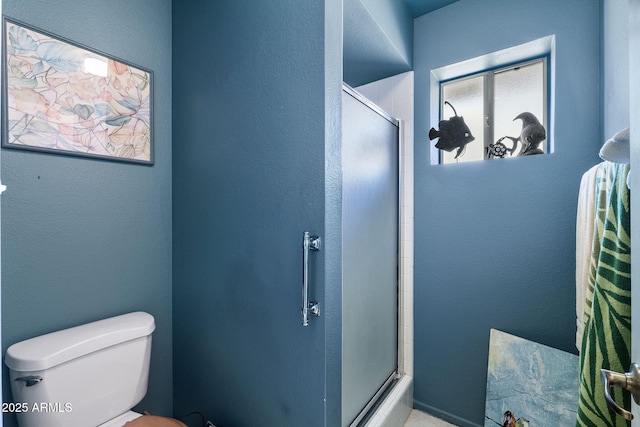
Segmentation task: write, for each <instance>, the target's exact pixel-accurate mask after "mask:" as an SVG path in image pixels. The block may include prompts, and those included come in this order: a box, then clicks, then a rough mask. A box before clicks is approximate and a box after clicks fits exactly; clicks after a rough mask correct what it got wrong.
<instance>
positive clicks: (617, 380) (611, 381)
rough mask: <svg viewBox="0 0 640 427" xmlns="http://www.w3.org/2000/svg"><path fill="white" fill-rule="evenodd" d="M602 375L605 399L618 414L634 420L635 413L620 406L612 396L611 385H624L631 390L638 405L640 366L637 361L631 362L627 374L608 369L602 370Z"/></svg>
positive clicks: (639, 397)
mask: <svg viewBox="0 0 640 427" xmlns="http://www.w3.org/2000/svg"><path fill="white" fill-rule="evenodd" d="M600 377H601V378H602V384H603V385H604V399H605V400H606V401H607V404H608V405H609V407H610V408H611V409H613V410H614V411H615V413H616V414H618V415H620V416H621V417H624V419H626V420H632V419H633V414H631V412H629V411H627V410H626V409H622V408H621V407H619V406H618V405H617V404H616V402H615V401H614V400H613V398H612V397H611V391H610V389H611V387H613V386H616V387H622V388H624V389H626V390H629V392H630V393H631V395H632V396H633V400H634V401H635V402H636V404H637V405H640V366H639V365H638V364H636V363H633V364H631V370H630V371H629V372H627V373H625V374H619V373H617V372H613V371H609V370H607V369H601V370H600Z"/></svg>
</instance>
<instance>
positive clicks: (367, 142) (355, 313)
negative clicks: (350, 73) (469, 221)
mask: <svg viewBox="0 0 640 427" xmlns="http://www.w3.org/2000/svg"><path fill="white" fill-rule="evenodd" d="M399 147H400V144H399V123H398V121H397V120H395V119H393V118H391V117H390V116H389V115H387V114H386V113H385V112H383V111H382V110H380V109H379V108H378V107H376V106H375V105H374V104H372V103H371V102H369V101H368V100H367V99H366V98H364V97H362V96H361V95H360V94H358V93H357V92H356V91H354V90H353V89H351V88H350V87H348V86H346V85H345V86H344V87H343V93H342V173H343V176H342V179H343V182H342V185H343V189H342V221H343V225H342V243H343V247H342V250H343V252H342V254H343V255H342V258H343V263H342V265H343V267H342V268H343V290H342V425H343V426H350V425H358V423H360V422H361V421H362V420H363V419H365V418H366V416H367V414H368V413H369V412H370V411H371V409H372V408H374V407H375V405H376V402H378V401H379V399H380V397H381V396H383V395H384V393H385V391H386V390H387V389H388V388H389V387H390V386H391V385H392V384H393V381H394V380H395V379H396V378H397V372H398V271H399V261H398V245H399V243H398V241H399V238H398V229H399V222H398V217H399V176H400V174H399V172H400V171H399V159H400V153H399V150H400V148H399Z"/></svg>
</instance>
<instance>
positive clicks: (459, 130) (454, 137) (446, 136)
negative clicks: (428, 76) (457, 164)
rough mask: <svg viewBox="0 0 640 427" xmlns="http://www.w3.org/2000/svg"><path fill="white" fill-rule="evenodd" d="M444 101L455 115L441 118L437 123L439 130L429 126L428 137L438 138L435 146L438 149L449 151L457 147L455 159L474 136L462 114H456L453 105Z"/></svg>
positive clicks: (431, 138)
mask: <svg viewBox="0 0 640 427" xmlns="http://www.w3.org/2000/svg"><path fill="white" fill-rule="evenodd" d="M444 103H445V104H447V105H448V106H449V107H451V109H452V110H453V113H454V114H455V116H453V117H449V120H441V121H440V123H439V124H438V127H439V128H440V130H436V129H435V128H431V130H429V139H430V140H432V141H433V140H434V139H436V138H440V139H439V140H438V142H437V143H436V148H439V149H440V150H445V151H449V152H450V151H453V150H455V149H456V148H457V149H458V151H457V152H456V157H455V158H456V159H457V158H458V157H459V156H461V155H462V154H463V153H464V150H465V148H466V146H467V144H468V143H470V142H471V141H473V140H474V139H475V137H474V136H473V135H471V130H469V126H467V124H466V123H465V122H464V118H463V117H462V116H458V113H457V112H456V109H455V108H453V105H451V104H450V103H449V102H448V101H445V102H444Z"/></svg>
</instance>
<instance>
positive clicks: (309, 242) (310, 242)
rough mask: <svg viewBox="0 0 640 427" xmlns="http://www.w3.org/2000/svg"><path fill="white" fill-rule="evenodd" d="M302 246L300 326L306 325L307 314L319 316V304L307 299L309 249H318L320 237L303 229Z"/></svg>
mask: <svg viewBox="0 0 640 427" xmlns="http://www.w3.org/2000/svg"><path fill="white" fill-rule="evenodd" d="M302 248H303V251H302V326H307V325H308V324H309V314H311V315H312V316H316V317H318V316H320V305H319V304H318V303H317V302H315V301H309V251H319V250H320V237H318V236H311V235H310V234H309V232H308V231H305V232H304V239H303V241H302Z"/></svg>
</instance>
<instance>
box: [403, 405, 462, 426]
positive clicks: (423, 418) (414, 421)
mask: <svg viewBox="0 0 640 427" xmlns="http://www.w3.org/2000/svg"><path fill="white" fill-rule="evenodd" d="M404 427H455V426H454V425H453V424H449V423H447V422H445V421H442V420H441V419H439V418H436V417H434V416H432V415H429V414H427V413H425V412H421V411H418V410H415V409H414V410H413V411H411V415H409V419H408V420H407V422H406V423H405V424H404Z"/></svg>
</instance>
